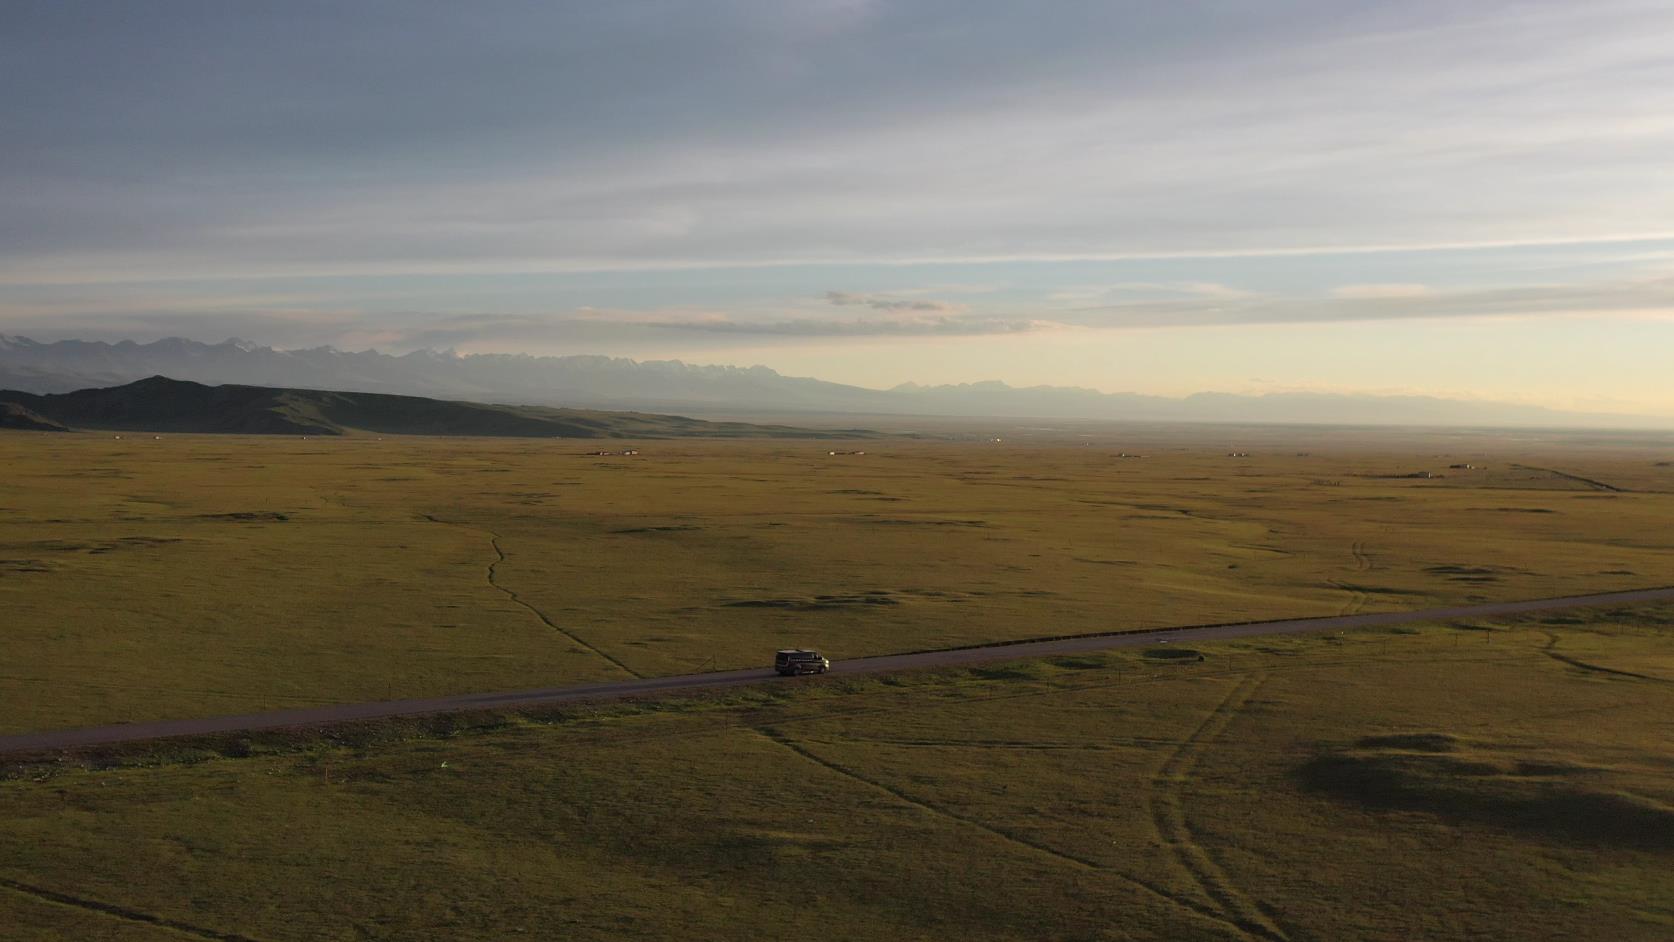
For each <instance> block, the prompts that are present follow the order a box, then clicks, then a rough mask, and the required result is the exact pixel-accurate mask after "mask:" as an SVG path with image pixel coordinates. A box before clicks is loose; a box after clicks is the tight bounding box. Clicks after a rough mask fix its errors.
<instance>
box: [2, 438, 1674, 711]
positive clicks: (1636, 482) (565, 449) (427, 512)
mask: <svg viewBox="0 0 1674 942" xmlns="http://www.w3.org/2000/svg"><path fill="white" fill-rule="evenodd" d="M1124 434H1125V435H1127V436H1128V437H1125V438H1120V439H1112V438H1109V437H1108V435H1107V437H1106V438H1104V439H1100V440H1098V441H1094V442H1086V443H1082V444H1070V443H1068V440H1066V439H1064V437H1063V436H1062V435H1060V436H1057V438H1055V439H1050V440H1042V441H1032V442H1027V443H1023V444H1010V443H1009V441H1010V440H1009V439H1008V443H1005V444H993V443H987V442H979V441H940V442H913V441H906V440H898V441H871V442H864V443H858V444H850V445H844V444H842V443H837V444H831V445H828V444H825V443H785V442H668V441H665V442H648V443H642V444H640V445H639V446H638V448H639V450H640V452H641V453H640V454H639V455H638V456H634V457H609V456H607V457H597V456H591V455H587V454H586V452H589V451H593V450H596V449H598V448H600V447H601V446H600V445H599V444H598V443H592V442H574V441H563V440H481V439H477V440H460V439H425V438H400V439H398V438H387V439H377V438H373V437H365V436H362V437H347V438H342V439H331V440H319V439H309V440H300V439H296V438H263V437H211V436H196V437H194V436H163V437H161V438H153V437H151V436H135V435H124V436H123V437H122V438H121V439H120V440H119V439H117V438H115V437H114V436H112V435H108V434H75V435H44V434H36V433H24V432H17V433H0V466H3V467H4V468H5V469H6V482H7V487H6V488H5V489H4V491H3V492H0V612H4V616H5V617H4V625H3V629H0V630H3V631H4V642H5V657H4V659H3V660H0V732H18V731H25V730H35V729H46V728H56V727H66V726H75V725H86V724H94V723H106V722H116V721H133V720H143V719H155V718H165V717H183V716H194V715H204V714H215V713H239V712H250V711H255V710H261V709H270V708H281V707H286V706H302V705H309V704H317V703H325V702H340V701H359V700H371V699H385V698H391V697H403V696H417V695H424V694H443V693H460V692H470V691H482V690H499V689H515V688H522V687H531V686H547V685H554V684H561V683H569V682H582V681H591V680H605V679H611V678H618V677H626V676H629V675H630V674H631V673H633V674H642V675H655V674H670V673H684V672H689V671H693V670H699V669H708V668H727V667H735V666H745V665H757V664H763V663H765V661H766V658H767V657H768V656H769V654H770V652H771V651H772V650H773V649H775V648H777V647H782V646H786V645H792V644H799V645H810V646H818V647H820V648H822V649H824V650H826V651H828V652H829V653H830V654H831V655H832V656H834V657H838V658H844V657H853V656H856V655H862V654H873V653H883V652H891V651H901V650H910V649H920V648H927V647H936V646H944V645H955V644H969V643H976V642H982V641H991V640H1000V639H1008V638H1020V637H1029V636H1038V635H1046V634H1062V633H1069V632H1082V631H1096V630H1110V629H1119V628H1125V627H1134V628H1138V627H1150V626H1160V625H1173V624H1193V623H1203V622H1221V621H1234V620H1241V619H1258V618H1271V617H1284V616H1296V615H1317V614H1328V613H1335V612H1344V611H1360V610H1378V609H1402V608H1414V607H1421V606H1424V605H1428V604H1433V603H1437V602H1452V601H1466V600H1488V599H1509V598H1524V597H1538V596H1549V595H1559V594H1566V593H1572V592H1592V591H1604V590H1609V589H1615V588H1626V587H1637V586H1645V585H1660V584H1666V583H1670V582H1674V577H1671V574H1674V493H1671V492H1674V467H1671V466H1670V465H1669V464H1668V461H1667V457H1668V456H1667V454H1665V453H1664V452H1659V451H1657V450H1656V449H1654V448H1651V447H1649V446H1644V445H1634V446H1631V447H1629V446H1624V445H1620V444H1614V443H1611V442H1610V441H1608V440H1605V441H1602V442H1599V441H1593V440H1592V439H1588V438H1585V437H1580V438H1577V439H1576V440H1574V441H1570V440H1540V439H1535V438H1530V437H1528V436H1521V437H1519V436H1509V435H1508V436H1501V437H1495V436H1490V435H1485V434H1479V435H1464V434H1460V435H1441V434H1433V435H1429V436H1418V435H1408V434H1403V433H1395V432H1387V433H1378V434H1368V433H1348V432H1339V433H1330V432H1301V431H1289V432H1275V431H1273V430H1258V431H1239V430H1221V429H1200V430H1196V431H1192V432H1190V433H1185V434H1177V433H1168V434H1164V433H1161V432H1156V431H1151V432H1144V431H1135V432H1131V433H1124ZM1286 436H1289V437H1286ZM1250 441H1254V442H1256V445H1257V447H1256V449H1255V450H1254V451H1253V452H1252V453H1251V454H1250V456H1249V457H1247V458H1230V457H1228V456H1227V452H1228V451H1231V450H1245V449H1248V448H1249V447H1250V446H1249V442H1250ZM609 447H610V448H612V449H613V450H619V449H620V448H621V447H623V446H622V445H620V444H618V445H611V446H609ZM854 448H864V449H865V450H866V451H867V452H868V453H867V454H865V455H830V454H828V453H827V452H828V451H830V450H833V449H836V450H850V449H854ZM1123 450H1129V451H1142V452H1143V453H1145V454H1146V455H1147V456H1148V457H1145V458H1143V459H1136V458H1121V457H1118V455H1119V454H1120V453H1121V452H1122V451H1123ZM1304 451H1306V452H1307V453H1306V454H1299V452H1304ZM1455 463H1474V464H1481V465H1485V466H1486V467H1485V469H1472V470H1464V469H1458V470H1454V469H1450V468H1449V467H1448V466H1449V465H1450V464H1455ZM1417 471H1430V472H1432V473H1434V474H1436V475H1440V476H1439V477H1435V478H1431V479H1420V478H1410V477H1400V475H1407V474H1411V473H1414V472H1417Z"/></svg>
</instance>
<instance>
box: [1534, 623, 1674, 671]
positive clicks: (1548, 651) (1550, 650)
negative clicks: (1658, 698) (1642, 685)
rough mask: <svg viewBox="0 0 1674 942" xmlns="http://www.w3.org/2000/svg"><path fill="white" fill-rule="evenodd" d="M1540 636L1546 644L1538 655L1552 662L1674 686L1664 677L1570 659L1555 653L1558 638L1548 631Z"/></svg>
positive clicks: (1567, 656)
mask: <svg viewBox="0 0 1674 942" xmlns="http://www.w3.org/2000/svg"><path fill="white" fill-rule="evenodd" d="M1541 634H1543V635H1545V636H1546V644H1545V645H1543V646H1542V647H1541V649H1540V653H1542V654H1544V655H1546V656H1547V657H1549V658H1551V659H1552V660H1554V661H1560V662H1562V663H1564V664H1568V665H1569V666H1571V667H1578V668H1580V669H1581V670H1584V671H1591V672H1593V673H1596V674H1611V675H1614V676H1616V677H1630V678H1632V679H1634V680H1648V681H1650V682H1651V683H1653V684H1674V680H1669V679H1668V678H1666V677H1653V676H1651V675H1650V674H1635V673H1634V672H1633V671H1624V670H1617V669H1616V668H1614V667H1605V666H1604V665H1602V664H1589V663H1587V662H1586V661H1583V660H1579V659H1577V658H1573V657H1570V656H1569V655H1567V654H1559V653H1558V651H1557V648H1558V636H1557V635H1555V634H1553V633H1552V632H1550V631H1543V632H1541Z"/></svg>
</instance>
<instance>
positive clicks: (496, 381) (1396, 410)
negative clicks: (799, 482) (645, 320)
mask: <svg viewBox="0 0 1674 942" xmlns="http://www.w3.org/2000/svg"><path fill="white" fill-rule="evenodd" d="M158 375H161V376H168V377H172V378H175V379H181V380H191V381H194V382H199V383H209V384H220V383H238V384H250V385H262V386H275V387H283V388H288V389H319V390H340V391H350V392H371V393H388V394H397V395H409V396H425V397H433V398H442V399H468V400H476V401H489V402H511V403H521V404H531V405H546V406H569V407H578V408H591V409H635V410H647V411H671V410H672V411H679V412H687V413H694V414H711V415H717V414H735V415H736V414H746V413H748V414H764V413H773V414H791V413H844V414H877V415H922V416H973V417H986V416H991V417H1010V418H1046V419H1053V418H1056V419H1083V420H1087V419H1091V420H1128V421H1166V422H1238V423H1318V424H1343V425H1465V426H1522V427H1573V426H1594V427H1614V428H1656V429H1668V428H1674V418H1660V417H1649V416H1635V415H1608V414H1599V413H1579V412H1561V411H1558V410H1553V409H1546V408H1541V407H1538V406H1528V405H1518V404H1511V403H1500V402H1488V401H1477V400H1459V399H1444V398H1436V397H1428V396H1373V395H1347V394H1330V393H1270V394H1265V395H1258V396H1249V395H1237V394H1231V393H1216V392H1205V393H1197V394H1195V395H1191V396H1185V397H1182V398H1171V397H1165V396H1151V395H1142V394H1138V393H1105V392H1100V391H1098V390H1094V389H1084V388H1077V387H1070V386H1032V387H1014V386H1009V385H1006V384H1005V383H1000V382H976V383H961V384H954V385H940V386H920V385H916V384H913V383H907V384H903V385H900V386H896V387H894V388H892V389H868V388H865V387H860V386H850V385H845V384H842V383H832V382H826V381H823V380H818V379H810V378H805V377H794V376H784V375H781V374H779V373H777V372H775V371H773V370H771V369H768V368H766V367H762V366H752V367H736V366H698V365H692V364H687V363H682V362H680V361H678V360H651V361H636V360H630V359H623V358H617V357H605V356H528V355H522V354H497V353H478V354H458V353H455V352H453V351H440V352H438V351H433V350H420V351H417V352H413V353H408V354H404V355H392V354H386V353H380V352H378V351H375V350H365V351H360V352H349V351H343V350H338V349H335V348H332V347H315V348H311V349H304V350H277V349H274V348H272V347H265V346H260V345H257V344H254V343H250V342H248V341H243V340H228V341H226V342H224V343H217V344H209V343H201V342H197V341H192V340H185V339H181V338H169V339H165V340H158V341H154V342H151V343H136V342H134V341H131V340H124V341H121V342H117V343H107V342H104V341H86V340H62V341H58V342H56V343H38V342H36V341H33V340H30V339H28V338H25V337H15V336H5V335H0V387H5V388H13V389H19V390H24V391H27V392H33V393H53V392H69V391H72V390H77V389H83V388H87V387H93V386H111V385H117V384H122V383H129V382H133V381H135V380H138V379H143V378H146V377H150V376H158Z"/></svg>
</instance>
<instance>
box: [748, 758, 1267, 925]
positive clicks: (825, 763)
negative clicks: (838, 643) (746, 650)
mask: <svg viewBox="0 0 1674 942" xmlns="http://www.w3.org/2000/svg"><path fill="white" fill-rule="evenodd" d="M755 732H757V733H759V734H760V735H761V736H762V737H763V738H765V739H767V740H769V741H771V742H774V743H777V744H778V745H780V746H783V747H785V748H786V749H789V750H790V751H791V752H794V753H796V754H797V755H799V756H801V757H802V758H804V759H806V760H807V761H809V762H812V763H813V764H815V765H817V766H819V767H821V768H823V769H826V770H827V771H830V772H835V773H837V774H838V775H841V776H844V777H845V778H849V779H853V780H854V781H857V782H860V783H861V784H863V785H867V786H869V787H871V788H872V789H874V790H876V791H881V792H884V793H885V794H887V795H890V796H892V797H894V798H895V799H896V800H898V801H901V802H904V803H906V804H909V805H912V806H913V807H915V808H919V809H922V810H924V811H928V812H930V813H931V814H933V815H936V816H938V817H942V818H947V819H948V820H951V821H957V822H958V823H960V824H963V825H966V826H967V827H973V828H976V829H977V830H979V831H983V832H985V833H987V834H990V835H993V836H994V837H998V838H1000V839H1001V840H1003V841H1005V842H1007V843H1009V844H1014V845H1016V846H1018V847H1022V848H1024V849H1026V850H1028V851H1031V852H1033V853H1035V854H1039V855H1045V856H1047V857H1051V858H1053V859H1054V860H1057V861H1059V862H1060V863H1067V864H1069V865H1071V866H1074V867H1076V868H1078V869H1081V870H1091V871H1094V872H1096V873H1100V874H1103V875H1105V876H1109V877H1111V878H1113V879H1116V880H1119V881H1121V882H1123V883H1126V884H1128V885H1129V886H1132V887H1134V888H1136V889H1138V890H1140V891H1142V892H1144V893H1147V894H1149V895H1150V896H1153V897H1155V898H1157V899H1159V900H1161V901H1163V902H1166V903H1169V904H1171V905H1174V906H1177V907H1179V908H1181V909H1184V910H1187V911H1188V912H1190V913H1192V914H1193V915H1195V916H1198V917H1200V918H1203V919H1208V920H1210V921H1212V922H1215V923H1217V924H1219V925H1221V926H1223V927H1225V928H1228V929H1234V930H1237V931H1238V932H1239V933H1240V934H1241V935H1250V934H1251V933H1250V931H1249V929H1248V928H1247V927H1245V926H1241V925H1239V924H1237V923H1236V922H1233V921H1231V920H1229V919H1227V918H1226V917H1225V916H1223V915H1222V914H1221V913H1219V912H1216V911H1215V910H1214V909H1213V908H1211V907H1208V906H1204V905H1203V904H1201V903H1198V902H1196V901H1195V900H1191V899H1188V898H1186V897H1183V896H1180V895H1178V894H1175V893H1171V892H1169V891H1168V890H1167V889H1165V888H1164V887H1161V886H1158V885H1156V884H1153V883H1151V882H1150V881H1148V880H1142V879H1140V878H1138V877H1134V876H1130V875H1128V874H1125V873H1122V872H1121V871H1119V870H1113V869H1111V868H1109V867H1107V866H1105V865H1104V864H1101V863H1099V862H1098V861H1095V860H1089V859H1087V858H1085V857H1081V856H1078V855H1076V854H1071V853H1066V852H1064V851H1061V850H1058V849H1057V848H1054V847H1051V846H1049V845H1046V844H1042V843H1040V842H1038V841H1034V840H1030V839H1029V838H1027V837H1023V836H1021V835H1018V834H1013V833H1011V832H1010V831H1007V830H1005V829H1003V828H997V827H994V826H993V825H991V824H987V823H985V822H983V821H979V820H977V819H976V818H973V817H970V816H969V815H964V814H961V813H959V812H957V811H952V810H950V809H947V808H943V807H941V806H940V805H935V804H931V803H930V802H927V801H924V800H923V799H920V798H915V797H913V796H912V795H910V794H908V793H906V792H904V791H902V790H900V789H898V788H895V787H894V786H891V785H886V784H884V783H883V782H880V781H878V780H877V779H874V778H871V777H868V776H866V775H862V774H860V773H859V772H856V771H854V770H853V769H850V768H847V767H845V766H842V765H838V764H837V763H835V762H832V761H830V760H828V759H824V758H822V757H820V756H818V755H816V754H814V753H813V752H811V751H809V750H808V749H807V748H806V747H805V746H803V745H802V744H801V743H798V742H796V741H795V740H793V739H790V738H789V737H787V736H785V735H784V734H783V733H781V732H779V731H778V730H776V729H773V728H771V727H762V728H757V729H756V730H755Z"/></svg>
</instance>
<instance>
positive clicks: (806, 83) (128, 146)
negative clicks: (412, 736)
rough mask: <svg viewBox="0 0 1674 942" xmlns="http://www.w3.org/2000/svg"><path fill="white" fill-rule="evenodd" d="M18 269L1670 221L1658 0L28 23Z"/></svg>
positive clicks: (10, 214) (1091, 247)
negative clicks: (1042, 11) (1043, 11)
mask: <svg viewBox="0 0 1674 942" xmlns="http://www.w3.org/2000/svg"><path fill="white" fill-rule="evenodd" d="M5 27H6V28H5V29H3V30H0V88H4V89H6V91H4V92H3V93H0V126H4V127H5V128H7V138H8V145H7V151H8V153H7V161H6V169H5V171H4V174H3V176H0V277H5V278H8V279H11V280H14V281H15V280H18V279H36V280H52V279H77V280H101V279H123V278H133V277H147V278H152V277H204V276H215V275H228V276H231V275H251V274H287V275H319V274H343V273H387V272H431V273H437V272H497V271H522V270H536V271H543V270H544V271H564V270H585V269H595V268H611V267H629V268H632V267H652V268H654V267H664V266H691V265H699V266H709V265H761V264H794V263H804V262H811V261H819V262H830V261H845V260H853V261H873V262H877V261H882V262H891V263H894V262H900V261H906V260H921V261H922V260H937V259H942V260H947V259H991V260H992V259H1014V258H1061V257H1076V256H1123V255H1132V254H1140V255H1143V254H1148V253H1163V254H1167V253H1239V252H1268V251H1286V250H1297V249H1303V250H1311V249H1317V248H1329V247H1353V246H1372V245H1376V246H1387V245H1420V244H1455V243H1460V242H1493V241H1506V240H1510V241H1517V240H1529V239H1535V240H1538V239H1547V238H1594V237H1602V236H1619V235H1623V234H1630V235H1631V234H1635V233H1644V232H1648V231H1663V230H1665V229H1667V228H1668V223H1667V220H1669V219H1671V218H1674V192H1671V190H1670V188H1669V187H1667V186H1666V185H1664V184H1663V182H1662V181H1663V176H1662V174H1663V173H1664V171H1665V167H1666V158H1667V155H1668V154H1669V153H1670V152H1674V57H1670V56H1669V55H1668V54H1667V48H1668V39H1669V37H1670V35H1674V9H1671V8H1669V7H1668V6H1667V4H1661V3H1650V2H1635V0H1609V2H1595V3H1589V4H1584V5H1583V4H1573V3H1568V2H1555V0H1554V2H1538V0H1536V2H1510V0H1484V2H1480V3H1472V4H1457V3H1447V2H1441V0H1419V2H1413V3H1403V4H1388V3H1382V2H1374V0H1348V2H1344V0H1276V2H1272V3H1263V4H1242V3H1226V2H1219V0H1196V2H1186V3H1177V4H1156V3H1150V2H1137V0H1135V2H1119V3H1109V2H1085V3H1075V2H1070V3H1062V4H1055V5H1054V7H1053V14H1052V15H1051V16H1041V15H1036V13H1035V12H1032V11H1030V10H1029V9H1028V8H1026V7H1023V6H1019V5H1017V4H1013V3H999V2H990V3H985V2H977V3H970V2H964V0H961V2H957V3H955V2H952V0H942V2H916V3H896V4H884V3H865V2H832V0H825V2H786V0H772V2H768V0H761V2H746V0H735V2H723V3H717V4H702V5H682V4H675V5H664V4H648V3H621V4H525V3H499V2H494V3H483V4H469V5H453V4H438V5H412V4H405V3H377V2H373V3H357V4H330V3H313V2H297V3H287V4H282V5H276V6H268V7H261V8H256V9H249V8H237V9H234V8H232V7H228V6H226V5H221V4H213V3H199V2H176V0H162V2H158V3H153V4H146V5H145V7H144V9H143V10H141V9H137V8H135V7H134V6H133V5H132V4H127V3H120V2H115V3H105V4H101V3H78V4H74V5H64V4H50V3H23V4H12V5H9V6H8V8H7V11H6V13H5Z"/></svg>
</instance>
